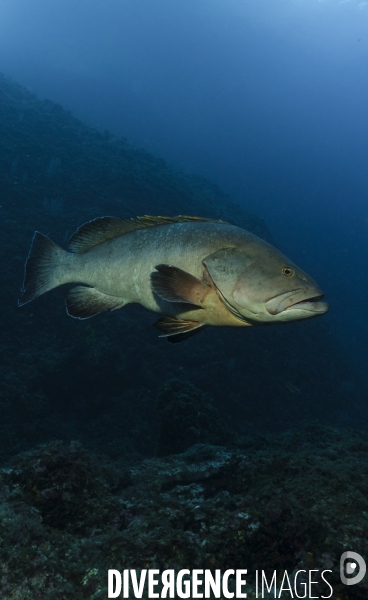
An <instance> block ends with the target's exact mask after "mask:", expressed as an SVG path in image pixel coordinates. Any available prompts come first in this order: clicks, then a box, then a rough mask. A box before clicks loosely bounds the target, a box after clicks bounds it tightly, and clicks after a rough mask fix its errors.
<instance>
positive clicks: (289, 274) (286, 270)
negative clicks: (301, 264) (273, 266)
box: [281, 267, 294, 277]
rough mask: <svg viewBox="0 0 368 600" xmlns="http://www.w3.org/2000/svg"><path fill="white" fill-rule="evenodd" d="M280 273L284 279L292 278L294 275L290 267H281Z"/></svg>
mask: <svg viewBox="0 0 368 600" xmlns="http://www.w3.org/2000/svg"><path fill="white" fill-rule="evenodd" d="M281 271H282V272H283V274H284V275H285V277H292V276H293V275H294V269H291V268H290V267H282V269H281Z"/></svg>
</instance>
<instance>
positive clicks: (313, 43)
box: [0, 0, 368, 369]
mask: <svg viewBox="0 0 368 600" xmlns="http://www.w3.org/2000/svg"><path fill="white" fill-rule="evenodd" d="M367 25H368V5H367V4H365V3H364V2H359V1H358V0H350V1H345V2H341V1H338V0H326V1H319V2H318V1H317V0H311V1H309V0H308V1H304V2H295V1H294V0H289V1H283V2H281V1H280V2H272V3H270V2H268V1H266V0H251V1H249V2H246V3H244V2H242V1H241V0H228V1H227V2H226V3H224V2H221V1H213V0H211V1H210V0H208V1H204V0H199V1H198V2H175V3H173V2H171V1H170V0H154V1H152V2H146V1H144V0H128V1H124V2H120V0H110V1H109V2H105V1H102V0H91V1H89V2H79V3H78V8H76V7H75V3H74V2H72V1H71V0H65V1H64V2H62V3H57V4H56V5H55V3H53V4H52V6H51V5H50V3H49V2H47V1H46V0H28V1H25V0H13V1H12V2H5V3H2V6H1V8H0V33H1V35H0V70H1V71H3V72H5V73H6V74H8V75H10V76H12V77H13V78H14V79H15V80H17V81H19V82H20V83H22V84H24V85H26V86H28V87H29V88H30V89H31V90H32V91H34V92H35V93H37V94H38V95H40V96H43V97H47V98H50V99H53V100H55V101H57V102H59V103H61V104H62V105H63V106H64V107H66V108H68V109H70V110H72V111H73V112H74V113H75V114H76V115H77V116H79V117H81V118H82V119H83V120H85V121H87V122H89V123H91V124H93V125H97V126H99V127H101V128H103V129H110V130H111V131H112V132H113V133H116V134H123V135H124V136H126V137H127V138H128V139H129V140H130V141H132V142H133V143H136V144H137V145H141V146H144V147H145V148H147V149H148V150H150V151H152V152H154V153H156V154H158V155H161V156H163V157H165V158H166V159H167V160H168V161H169V162H170V163H171V164H173V165H177V166H179V167H181V168H184V169H186V170H188V171H190V172H195V173H200V174H202V175H205V176H207V177H209V178H210V179H211V180H213V181H215V182H217V183H219V184H220V185H221V186H222V188H223V189H224V190H225V191H227V192H229V193H230V194H231V195H232V197H233V198H234V199H235V200H237V201H238V202H239V203H240V204H242V205H244V206H245V207H247V208H250V209H252V210H254V211H255V212H256V213H257V214H259V215H260V216H262V217H264V218H265V219H266V221H267V223H268V225H269V227H270V228H271V230H272V233H273V235H274V238H275V241H276V242H277V245H279V246H280V247H281V248H282V249H284V250H285V252H286V253H287V254H288V255H289V256H291V257H292V258H293V259H294V260H295V261H296V262H299V263H300V264H301V265H302V266H304V268H305V269H306V270H308V271H309V272H311V273H312V274H313V275H314V276H315V278H316V279H317V280H318V282H319V283H320V285H321V286H322V287H323V288H324V289H325V290H326V292H327V294H328V299H329V300H330V302H331V311H330V314H329V315H328V317H326V319H328V320H329V322H330V324H331V327H333V329H334V331H335V332H336V334H337V335H338V336H339V337H340V339H341V340H342V341H343V344H344V345H345V347H346V350H347V352H348V353H349V354H350V355H351V356H352V358H353V359H354V361H356V363H357V364H359V368H360V369H364V368H365V365H366V359H365V348H366V346H367V340H368V331H367V321H366V297H367V291H368V284H367V278H366V270H367V250H368V242H367V239H368V238H367V233H368V210H367V199H366V194H367V191H366V190H367V170H366V165H367V159H368V148H367V144H366V139H367V128H368V124H367V123H368V122H367V119H366V110H367V105H368V83H367V80H366V69H367V62H368V37H367V35H366V31H367Z"/></svg>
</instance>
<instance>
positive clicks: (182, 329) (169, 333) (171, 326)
mask: <svg viewBox="0 0 368 600" xmlns="http://www.w3.org/2000/svg"><path fill="white" fill-rule="evenodd" d="M153 326H154V327H156V329H158V330H159V331H161V332H162V334H161V335H160V337H166V338H167V339H168V341H169V342H172V343H174V344H175V343H178V342H182V341H184V340H186V339H188V338H189V337H192V335H195V334H196V333H199V331H200V330H201V328H202V327H203V323H198V321H186V320H184V319H177V318H176V317H170V316H168V315H166V316H165V317H161V319H159V320H158V321H156V323H154V325H153Z"/></svg>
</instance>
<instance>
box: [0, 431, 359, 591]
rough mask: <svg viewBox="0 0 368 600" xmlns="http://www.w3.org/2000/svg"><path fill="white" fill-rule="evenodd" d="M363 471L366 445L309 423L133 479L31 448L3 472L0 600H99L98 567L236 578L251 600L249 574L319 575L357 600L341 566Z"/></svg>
mask: <svg viewBox="0 0 368 600" xmlns="http://www.w3.org/2000/svg"><path fill="white" fill-rule="evenodd" d="M367 464H368V436H367V435H366V434H364V433H357V432H353V431H349V430H345V431H342V430H337V429H333V428H328V427H322V426H320V425H317V424H314V425H313V424H311V425H309V426H308V427H306V428H304V429H301V430H298V431H296V430H294V431H288V432H285V433H283V434H281V435H278V436H276V435H275V436H271V435H265V436H255V437H246V438H243V439H242V440H239V443H238V445H237V446H233V447H224V446H218V445H217V446H213V445H209V444H197V445H194V446H192V447H190V448H189V449H188V450H186V451H185V452H183V453H181V454H172V455H170V456H167V457H162V458H154V459H149V460H145V461H143V462H138V463H136V464H135V465H134V466H132V465H130V466H128V465H127V464H126V463H124V462H121V461H120V462H119V461H116V462H108V463H107V462H106V460H103V459H102V458H97V457H95V456H93V455H91V454H90V453H88V452H86V450H85V449H83V447H82V446H81V445H80V444H79V443H77V442H72V443H70V444H62V443H61V442H55V443H50V444H47V445H44V446H41V447H40V448H38V449H36V450H32V451H29V452H26V453H23V454H20V455H18V456H16V457H14V458H13V459H12V460H11V461H10V463H9V464H8V465H7V466H6V467H5V468H3V469H2V470H1V474H0V475H1V479H0V481H1V484H0V485H1V487H0V490H1V491H0V536H1V545H0V562H1V580H0V588H1V590H2V597H4V598H7V600H28V599H29V600H59V599H61V598H62V599H63V600H69V599H70V600H74V599H75V598H79V599H82V598H86V599H87V598H88V599H90V600H92V599H97V598H106V597H107V569H109V568H114V569H118V570H123V568H136V569H143V568H157V569H165V568H173V569H177V570H179V569H182V568H201V569H204V568H207V569H216V568H220V569H222V570H225V569H227V568H233V569H235V568H247V569H248V572H249V573H250V578H249V595H248V597H249V598H253V597H254V595H253V594H252V581H251V577H252V576H251V573H252V572H254V571H255V570H256V569H259V570H261V569H264V570H266V571H267V572H270V573H271V572H273V570H277V572H278V573H280V574H282V573H283V571H284V570H285V569H286V570H288V572H289V574H290V576H291V575H292V574H293V573H295V572H296V571H297V570H298V569H304V570H306V571H308V570H309V569H329V570H331V571H332V573H331V574H330V576H329V582H330V583H331V585H332V586H333V589H334V595H333V598H334V599H335V600H337V599H338V598H340V600H360V599H361V600H364V599H365V598H366V597H367V592H368V584H367V583H364V582H363V583H362V584H360V585H358V586H353V588H349V587H347V586H343V585H342V584H341V581H340V578H339V560H340V556H341V554H342V552H344V551H345V550H347V549H351V548H352V547H353V548H354V550H355V551H356V552H359V553H361V554H362V555H363V556H364V555H367V551H368V542H367V540H368V489H367V481H368V470H367V469H368V467H367ZM278 584H279V581H278ZM314 590H315V591H317V587H315V588H314ZM327 592H329V589H328V588H327V589H326V587H325V588H323V586H322V585H321V586H320V587H319V593H320V594H323V593H324V594H325V595H327ZM300 593H301V591H300ZM270 597H274V596H273V595H270ZM281 597H282V598H290V597H291V596H290V595H289V593H284V594H282V595H281Z"/></svg>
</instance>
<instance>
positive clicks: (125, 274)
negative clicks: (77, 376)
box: [19, 216, 328, 342]
mask: <svg viewBox="0 0 368 600" xmlns="http://www.w3.org/2000/svg"><path fill="white" fill-rule="evenodd" d="M67 283H69V284H70V283H75V284H78V285H76V286H75V287H73V288H72V289H70V290H69V292H68V294H67V296H66V308H67V312H68V314H69V315H71V316H72V317H75V318H77V319H88V318H89V317H93V316H94V315H97V314H98V313H100V312H102V311H105V310H115V309H117V308H122V307H123V306H125V305H126V304H132V303H137V304H141V305H142V306H144V307H145V308H147V309H149V310H151V311H153V312H156V313H160V314H161V315H162V317H161V318H160V319H159V320H158V321H157V322H156V323H155V326H156V327H157V328H158V329H159V330H160V331H161V332H162V335H163V336H165V337H167V338H168V339H169V341H172V342H178V341H181V340H184V339H186V338H187V337H189V336H191V335H193V334H194V333H197V332H198V331H200V330H201V329H203V327H205V326H209V325H210V326H215V327H216V326H217V327H219V326H220V327H222V326H232V327H241V326H247V325H248V326H249V325H266V324H272V323H284V322H287V321H299V320H301V319H308V318H310V317H315V316H317V315H322V314H324V313H326V312H327V310H328V304H327V303H326V302H321V299H322V298H323V292H322V290H321V289H320V288H319V286H318V285H317V284H316V282H315V281H314V280H313V279H312V278H311V277H309V275H307V274H306V273H304V271H302V270H301V269H299V267H297V266H296V265H294V264H293V263H292V262H291V261H290V260H289V259H288V258H286V256H284V255H283V254H282V253H281V252H279V251H278V250H277V249H276V248H274V247H273V246H271V245H270V244H268V243H267V242H265V241H264V240H262V239H260V238H259V237H257V236H256V235H253V234H252V233H250V232H249V231H246V230H245V229H241V228H240V227H236V226H234V225H229V224H228V223H224V222H223V221H212V220H209V219H202V218H199V217H187V216H178V217H149V216H145V217H138V218H136V219H125V220H124V219H118V218H115V217H102V218H99V219H95V220H94V221H90V222H89V223H86V224H85V225H82V226H81V227H80V228H79V229H78V230H77V231H76V232H75V233H74V234H73V235H72V237H71V238H70V240H69V243H68V251H66V250H63V249H62V248H60V247H59V246H57V245H56V244H55V243H54V242H52V241H51V240H50V239H49V238H47V237H45V236H44V235H42V234H41V233H39V232H36V233H35V235H34V238H33V243H32V246H31V250H30V253H29V256H28V259H27V263H26V268H25V278H24V284H23V290H22V297H21V299H20V301H19V305H20V306H22V305H23V304H26V303H27V302H30V301H31V300H34V299H35V298H37V297H38V296H40V295H41V294H44V293H45V292H48V291H49V290H52V289H53V288H56V287H58V286H60V285H64V284H67Z"/></svg>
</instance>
